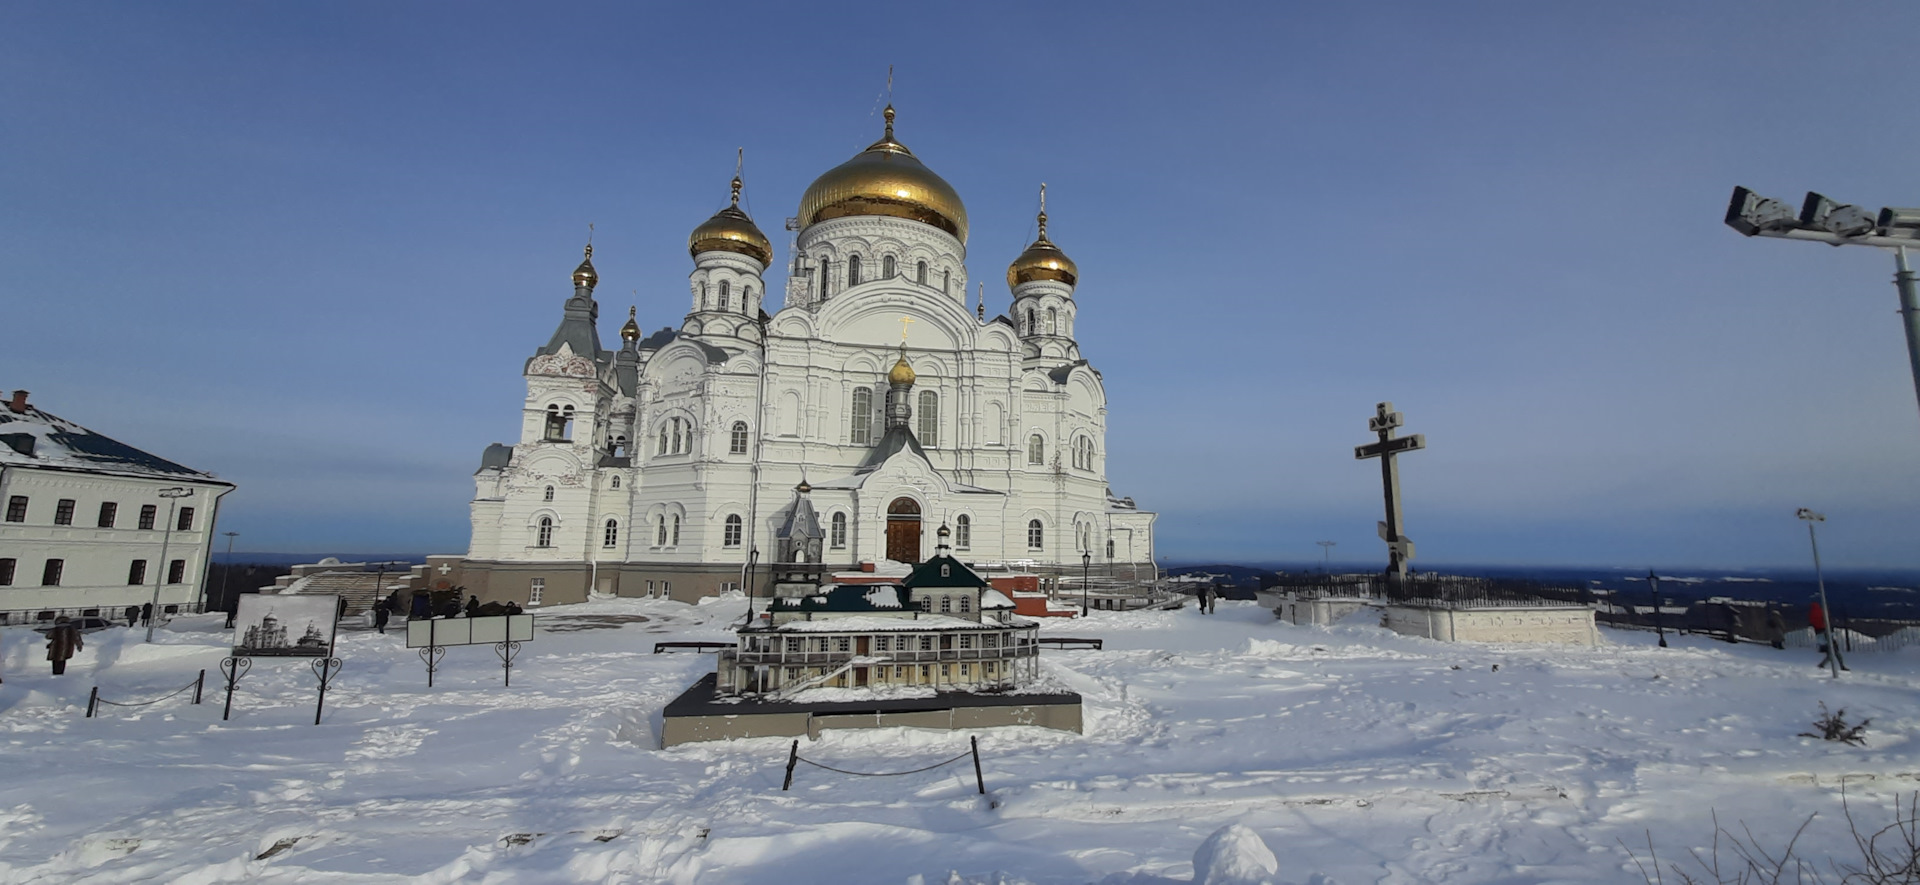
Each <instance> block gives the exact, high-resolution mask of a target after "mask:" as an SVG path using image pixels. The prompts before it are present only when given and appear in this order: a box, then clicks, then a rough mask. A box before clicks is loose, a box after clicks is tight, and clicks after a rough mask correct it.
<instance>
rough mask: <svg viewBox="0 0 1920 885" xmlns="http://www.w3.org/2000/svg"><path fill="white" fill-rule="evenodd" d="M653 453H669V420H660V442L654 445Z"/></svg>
mask: <svg viewBox="0 0 1920 885" xmlns="http://www.w3.org/2000/svg"><path fill="white" fill-rule="evenodd" d="M653 453H654V454H655V455H664V454H666V453H667V422H665V421H662V422H660V444H659V445H657V446H655V447H654V449H653Z"/></svg>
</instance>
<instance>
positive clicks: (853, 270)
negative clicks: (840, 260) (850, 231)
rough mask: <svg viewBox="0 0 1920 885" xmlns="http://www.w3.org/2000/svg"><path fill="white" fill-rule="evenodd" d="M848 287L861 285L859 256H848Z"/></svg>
mask: <svg viewBox="0 0 1920 885" xmlns="http://www.w3.org/2000/svg"><path fill="white" fill-rule="evenodd" d="M847 285H848V286H858V285H860V256H859V255H848V256H847Z"/></svg>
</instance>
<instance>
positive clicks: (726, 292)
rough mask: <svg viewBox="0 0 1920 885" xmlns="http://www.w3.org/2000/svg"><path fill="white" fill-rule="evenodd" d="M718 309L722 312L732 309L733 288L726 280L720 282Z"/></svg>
mask: <svg viewBox="0 0 1920 885" xmlns="http://www.w3.org/2000/svg"><path fill="white" fill-rule="evenodd" d="M720 309H721V310H722V311H728V310H732V309H733V286H731V285H729V284H728V283H727V281H726V280H721V281H720Z"/></svg>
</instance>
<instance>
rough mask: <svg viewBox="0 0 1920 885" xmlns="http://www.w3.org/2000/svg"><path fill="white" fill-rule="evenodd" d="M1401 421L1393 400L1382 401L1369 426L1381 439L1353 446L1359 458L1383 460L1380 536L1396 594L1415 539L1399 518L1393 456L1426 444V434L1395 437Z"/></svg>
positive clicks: (1389, 582) (1389, 585) (1390, 585)
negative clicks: (1404, 530) (1384, 514)
mask: <svg viewBox="0 0 1920 885" xmlns="http://www.w3.org/2000/svg"><path fill="white" fill-rule="evenodd" d="M1400 423H1401V418H1400V413H1399V412H1396V411H1394V410H1393V403H1380V404H1379V405H1378V406H1375V407H1374V415H1373V417H1372V418H1368V419H1367V429H1368V430H1371V431H1373V432H1374V433H1377V434H1380V440H1379V441H1378V442H1371V443H1368V444H1366V445H1364V446H1354V447H1353V457H1354V458H1356V459H1359V460H1363V461H1364V460H1366V459H1368V458H1379V459H1380V484H1381V485H1382V486H1384V487H1385V491H1386V496H1387V520H1386V521H1385V522H1383V523H1380V539H1381V540H1383V541H1386V542H1387V591H1388V593H1389V594H1390V595H1396V596H1397V595H1399V594H1400V593H1401V592H1403V591H1404V589H1405V587H1406V583H1407V560H1409V559H1412V558H1413V541H1411V540H1409V539H1408V538H1407V536H1406V535H1404V534H1401V532H1400V529H1401V528H1402V525H1403V524H1402V523H1401V521H1400V472H1399V471H1397V470H1395V469H1394V457H1395V456H1397V455H1399V454H1400V453H1401V452H1413V451H1418V450H1420V449H1424V448H1426V447H1427V437H1426V435H1425V434H1420V433H1416V434H1414V435H1412V436H1403V437H1399V438H1395V437H1394V435H1393V430H1394V428H1396V427H1399V426H1400Z"/></svg>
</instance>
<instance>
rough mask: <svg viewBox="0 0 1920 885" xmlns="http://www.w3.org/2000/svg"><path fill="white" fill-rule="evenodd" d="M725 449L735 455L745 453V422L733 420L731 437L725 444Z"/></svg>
mask: <svg viewBox="0 0 1920 885" xmlns="http://www.w3.org/2000/svg"><path fill="white" fill-rule="evenodd" d="M727 451H728V452H729V453H731V454H735V455H744V454H746V453H747V422H745V421H735V422H733V433H732V439H731V441H730V442H729V443H728V445H727Z"/></svg>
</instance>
